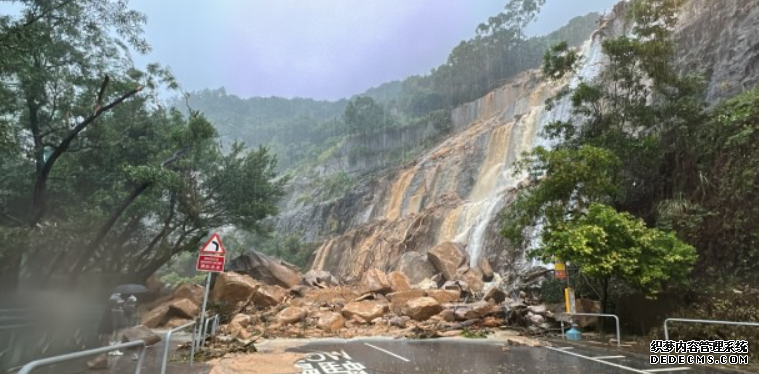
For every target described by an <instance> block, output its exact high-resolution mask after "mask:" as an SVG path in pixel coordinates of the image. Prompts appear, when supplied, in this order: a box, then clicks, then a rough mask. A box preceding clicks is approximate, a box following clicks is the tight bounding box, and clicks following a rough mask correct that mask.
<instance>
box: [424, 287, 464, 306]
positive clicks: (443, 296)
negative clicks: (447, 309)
mask: <svg viewBox="0 0 759 374" xmlns="http://www.w3.org/2000/svg"><path fill="white" fill-rule="evenodd" d="M427 296H429V297H431V298H433V299H435V301H437V302H438V303H440V304H446V303H452V302H454V301H458V300H459V298H461V292H460V291H458V290H427Z"/></svg>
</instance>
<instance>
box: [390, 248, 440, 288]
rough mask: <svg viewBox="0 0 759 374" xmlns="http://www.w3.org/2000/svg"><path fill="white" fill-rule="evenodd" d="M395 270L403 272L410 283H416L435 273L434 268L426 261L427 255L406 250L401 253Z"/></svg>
mask: <svg viewBox="0 0 759 374" xmlns="http://www.w3.org/2000/svg"><path fill="white" fill-rule="evenodd" d="M396 270H398V271H400V272H401V273H403V274H405V275H406V277H408V280H409V283H411V284H418V283H419V282H421V281H423V280H424V279H427V278H432V277H433V276H434V275H435V268H434V267H433V266H432V264H431V263H430V262H429V261H427V256H426V255H424V254H421V253H419V252H406V253H404V254H403V255H401V258H400V259H399V260H398V266H397V268H396Z"/></svg>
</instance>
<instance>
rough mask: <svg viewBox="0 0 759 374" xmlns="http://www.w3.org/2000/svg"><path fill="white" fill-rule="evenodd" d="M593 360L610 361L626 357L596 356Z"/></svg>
mask: <svg viewBox="0 0 759 374" xmlns="http://www.w3.org/2000/svg"><path fill="white" fill-rule="evenodd" d="M593 358H595V359H597V360H608V359H611V358H625V356H596V357H593Z"/></svg>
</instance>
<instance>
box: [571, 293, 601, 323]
mask: <svg viewBox="0 0 759 374" xmlns="http://www.w3.org/2000/svg"><path fill="white" fill-rule="evenodd" d="M575 310H576V311H577V313H601V302H600V301H597V300H591V299H576V300H575ZM574 321H575V323H576V324H577V326H578V327H580V328H586V327H590V326H595V325H597V324H598V317H590V316H577V317H575V318H574Z"/></svg>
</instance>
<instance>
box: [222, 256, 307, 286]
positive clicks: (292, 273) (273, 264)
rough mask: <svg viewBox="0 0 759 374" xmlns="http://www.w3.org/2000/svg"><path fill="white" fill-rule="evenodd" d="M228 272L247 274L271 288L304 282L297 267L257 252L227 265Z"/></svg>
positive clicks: (238, 258) (240, 257)
mask: <svg viewBox="0 0 759 374" xmlns="http://www.w3.org/2000/svg"><path fill="white" fill-rule="evenodd" d="M227 270H228V271H234V272H237V273H244V274H247V275H249V276H251V277H252V278H253V279H256V280H258V281H259V282H261V283H264V284H268V285H270V286H273V285H278V286H280V287H284V288H290V287H292V286H295V285H298V284H300V283H301V280H302V277H301V275H300V271H298V268H297V267H296V266H295V265H292V264H289V263H287V262H284V261H282V260H279V259H276V258H273V257H269V256H267V255H265V254H263V253H260V252H257V251H250V252H248V253H246V254H244V255H241V256H239V257H237V258H235V259H233V260H232V261H230V262H229V264H228V265H227Z"/></svg>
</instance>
